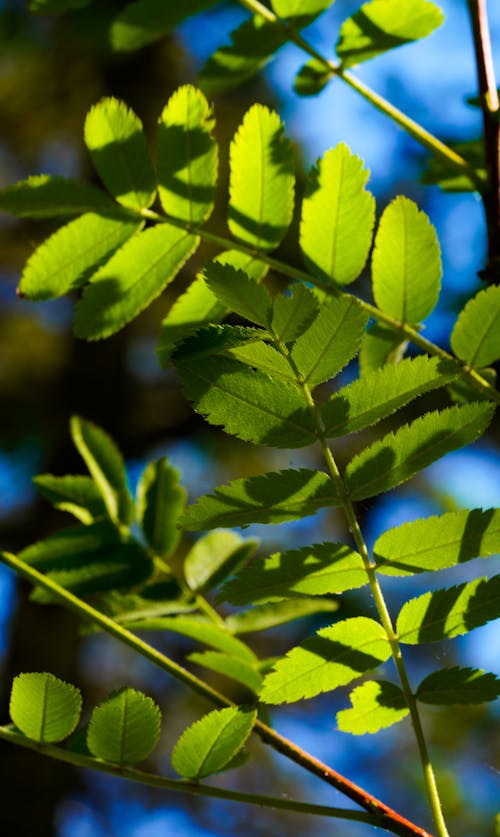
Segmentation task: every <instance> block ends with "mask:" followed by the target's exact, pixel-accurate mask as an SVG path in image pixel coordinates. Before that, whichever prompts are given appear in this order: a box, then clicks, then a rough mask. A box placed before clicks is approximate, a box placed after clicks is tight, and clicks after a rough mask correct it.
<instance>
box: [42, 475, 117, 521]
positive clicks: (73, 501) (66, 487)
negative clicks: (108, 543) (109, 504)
mask: <svg viewBox="0 0 500 837" xmlns="http://www.w3.org/2000/svg"><path fill="white" fill-rule="evenodd" d="M33 482H34V483H35V485H36V487H37V488H38V490H39V491H40V494H41V495H42V497H45V499H46V500H48V501H49V502H50V503H52V505H53V506H55V508H56V509H59V510H60V511H65V512H68V513H69V514H72V515H74V517H76V518H77V519H78V520H80V521H81V522H82V523H85V524H89V523H92V522H93V521H94V520H96V519H97V518H99V517H107V515H108V510H107V508H106V504H105V502H104V500H103V497H102V494H101V492H100V491H99V489H98V488H97V485H96V484H95V482H94V481H93V480H92V479H91V478H90V477H83V476H70V475H68V476H64V477H56V476H54V475H53V474H39V475H38V476H36V477H34V479H33Z"/></svg>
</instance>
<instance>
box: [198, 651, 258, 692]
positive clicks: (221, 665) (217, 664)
mask: <svg viewBox="0 0 500 837" xmlns="http://www.w3.org/2000/svg"><path fill="white" fill-rule="evenodd" d="M188 659H189V661H190V662H192V663H196V665H199V666H203V667H204V668H208V669H210V671H216V672H217V674H222V675H224V677H228V678H229V679H230V680H236V682H237V683H241V684H242V685H243V686H246V687H247V689H250V691H251V692H254V694H258V693H259V692H260V687H261V686H262V676H261V674H260V672H259V670H258V668H257V667H256V664H252V663H251V662H249V661H248V660H247V659H243V660H242V659H240V658H239V657H234V656H232V655H230V654H224V653H223V652H221V651H203V652H201V653H199V652H197V651H195V652H194V653H193V654H189V657H188Z"/></svg>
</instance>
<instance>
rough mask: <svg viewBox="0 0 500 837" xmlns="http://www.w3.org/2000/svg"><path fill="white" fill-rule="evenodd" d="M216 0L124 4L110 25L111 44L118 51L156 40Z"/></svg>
mask: <svg viewBox="0 0 500 837" xmlns="http://www.w3.org/2000/svg"><path fill="white" fill-rule="evenodd" d="M216 2H217V0H183V2H182V3H159V2H158V0H135V2H134V3H127V5H126V6H125V8H123V9H122V10H121V12H120V13H119V14H118V15H117V16H116V17H115V19H114V21H113V23H112V26H111V46H112V47H113V49H114V50H117V51H120V52H129V51H132V50H134V49H139V48H140V47H143V46H145V45H146V44H150V43H152V42H153V41H158V40H159V39H160V38H162V37H163V35H166V34H167V33H168V32H171V31H172V29H175V27H176V26H178V24H179V23H181V22H182V21H183V20H185V19H186V18H187V17H191V15H195V14H197V12H201V11H203V10H204V9H208V8H209V7H210V6H213V5H214V4H215V3H216Z"/></svg>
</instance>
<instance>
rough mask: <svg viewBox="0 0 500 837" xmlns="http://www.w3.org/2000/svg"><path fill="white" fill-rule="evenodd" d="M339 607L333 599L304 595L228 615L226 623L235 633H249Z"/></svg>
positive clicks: (329, 611) (332, 611)
mask: <svg viewBox="0 0 500 837" xmlns="http://www.w3.org/2000/svg"><path fill="white" fill-rule="evenodd" d="M338 607H339V606H338V603H337V602H336V601H334V600H333V599H326V598H321V597H319V596H318V597H315V598H308V597H307V596H303V597H301V598H300V599H293V600H290V599H289V600H287V601H284V602H273V603H272V604H264V605H259V606H258V607H250V608H248V610H244V611H243V612H242V613H232V614H231V615H230V616H228V617H227V619H226V625H227V626H228V628H229V630H231V631H234V633H235V634H249V633H254V632H255V631H267V630H269V628H276V627H278V626H279V625H286V624H287V623H288V622H294V621H295V620H296V619H302V618H303V617H305V616H312V615H314V614H317V613H334V612H335V611H336V610H338Z"/></svg>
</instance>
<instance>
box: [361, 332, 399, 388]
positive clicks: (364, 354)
mask: <svg viewBox="0 0 500 837" xmlns="http://www.w3.org/2000/svg"><path fill="white" fill-rule="evenodd" d="M407 347H408V341H407V340H402V339H401V335H400V334H399V332H398V331H396V330H395V329H393V328H390V327H389V326H386V325H383V323H373V325H372V326H370V328H369V329H368V331H367V334H366V337H365V339H364V340H363V343H362V345H361V349H360V351H359V374H360V375H368V373H369V372H375V370H376V369H380V368H381V367H382V366H385V364H386V363H392V364H396V363H399V362H400V361H401V360H402V358H403V356H404V353H405V352H406V349H407Z"/></svg>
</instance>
